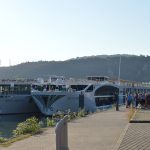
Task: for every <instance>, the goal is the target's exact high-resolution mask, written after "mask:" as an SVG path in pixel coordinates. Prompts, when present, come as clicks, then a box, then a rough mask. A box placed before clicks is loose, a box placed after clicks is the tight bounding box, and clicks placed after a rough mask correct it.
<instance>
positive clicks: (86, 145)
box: [0, 108, 128, 150]
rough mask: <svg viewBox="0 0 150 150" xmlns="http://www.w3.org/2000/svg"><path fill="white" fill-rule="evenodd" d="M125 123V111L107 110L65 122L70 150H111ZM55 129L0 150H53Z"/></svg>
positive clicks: (126, 121)
mask: <svg viewBox="0 0 150 150" xmlns="http://www.w3.org/2000/svg"><path fill="white" fill-rule="evenodd" d="M127 124H128V118H127V112H126V110H125V109H124V108H122V109H120V111H115V109H110V110H107V111H103V112H99V113H95V114H92V115H89V116H87V117H85V118H81V119H76V120H74V121H72V122H70V123H68V134H69V135H68V136H69V138H68V142H69V149H70V150H113V149H114V147H115V146H116V143H117V141H118V139H119V138H120V135H121V133H122V132H123V131H124V128H125V127H126V125H127ZM55 149H56V148H55V130H54V128H48V129H47V130H46V131H44V132H43V133H42V134H39V135H35V136H32V137H30V138H27V139H24V140H22V141H18V142H16V143H13V144H12V145H11V146H9V147H7V148H3V147H0V150H55Z"/></svg>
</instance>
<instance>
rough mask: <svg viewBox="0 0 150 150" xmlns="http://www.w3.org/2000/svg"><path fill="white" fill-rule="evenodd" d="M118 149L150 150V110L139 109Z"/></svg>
mask: <svg viewBox="0 0 150 150" xmlns="http://www.w3.org/2000/svg"><path fill="white" fill-rule="evenodd" d="M131 122H132V123H130V124H129V127H128V129H127V130H126V132H125V134H124V137H123V138H122V140H121V142H120V144H119V145H118V148H117V149H116V150H150V110H139V111H137V113H136V114H135V116H134V117H133V119H132V121H131Z"/></svg>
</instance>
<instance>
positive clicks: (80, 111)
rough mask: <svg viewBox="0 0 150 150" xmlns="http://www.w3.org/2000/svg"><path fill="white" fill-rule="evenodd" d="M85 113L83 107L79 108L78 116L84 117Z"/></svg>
mask: <svg viewBox="0 0 150 150" xmlns="http://www.w3.org/2000/svg"><path fill="white" fill-rule="evenodd" d="M86 115H87V112H86V111H85V110H84V109H79V111H78V117H85V116H86Z"/></svg>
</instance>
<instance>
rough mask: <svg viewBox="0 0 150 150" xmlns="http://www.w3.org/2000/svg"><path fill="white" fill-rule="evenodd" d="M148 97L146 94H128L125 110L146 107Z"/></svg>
mask: <svg viewBox="0 0 150 150" xmlns="http://www.w3.org/2000/svg"><path fill="white" fill-rule="evenodd" d="M149 96H150V94H148V93H137V92H136V93H128V94H127V95H126V108H130V107H134V108H138V107H141V108H146V107H148V101H149Z"/></svg>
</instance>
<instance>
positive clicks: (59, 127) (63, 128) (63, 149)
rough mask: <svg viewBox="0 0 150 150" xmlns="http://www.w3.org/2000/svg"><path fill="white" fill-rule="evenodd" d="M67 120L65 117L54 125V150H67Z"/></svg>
mask: <svg viewBox="0 0 150 150" xmlns="http://www.w3.org/2000/svg"><path fill="white" fill-rule="evenodd" d="M67 120H68V116H65V117H64V118H63V119H61V120H60V121H59V122H58V123H57V124H56V128H55V133H56V150H69V148H68V125H67Z"/></svg>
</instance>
